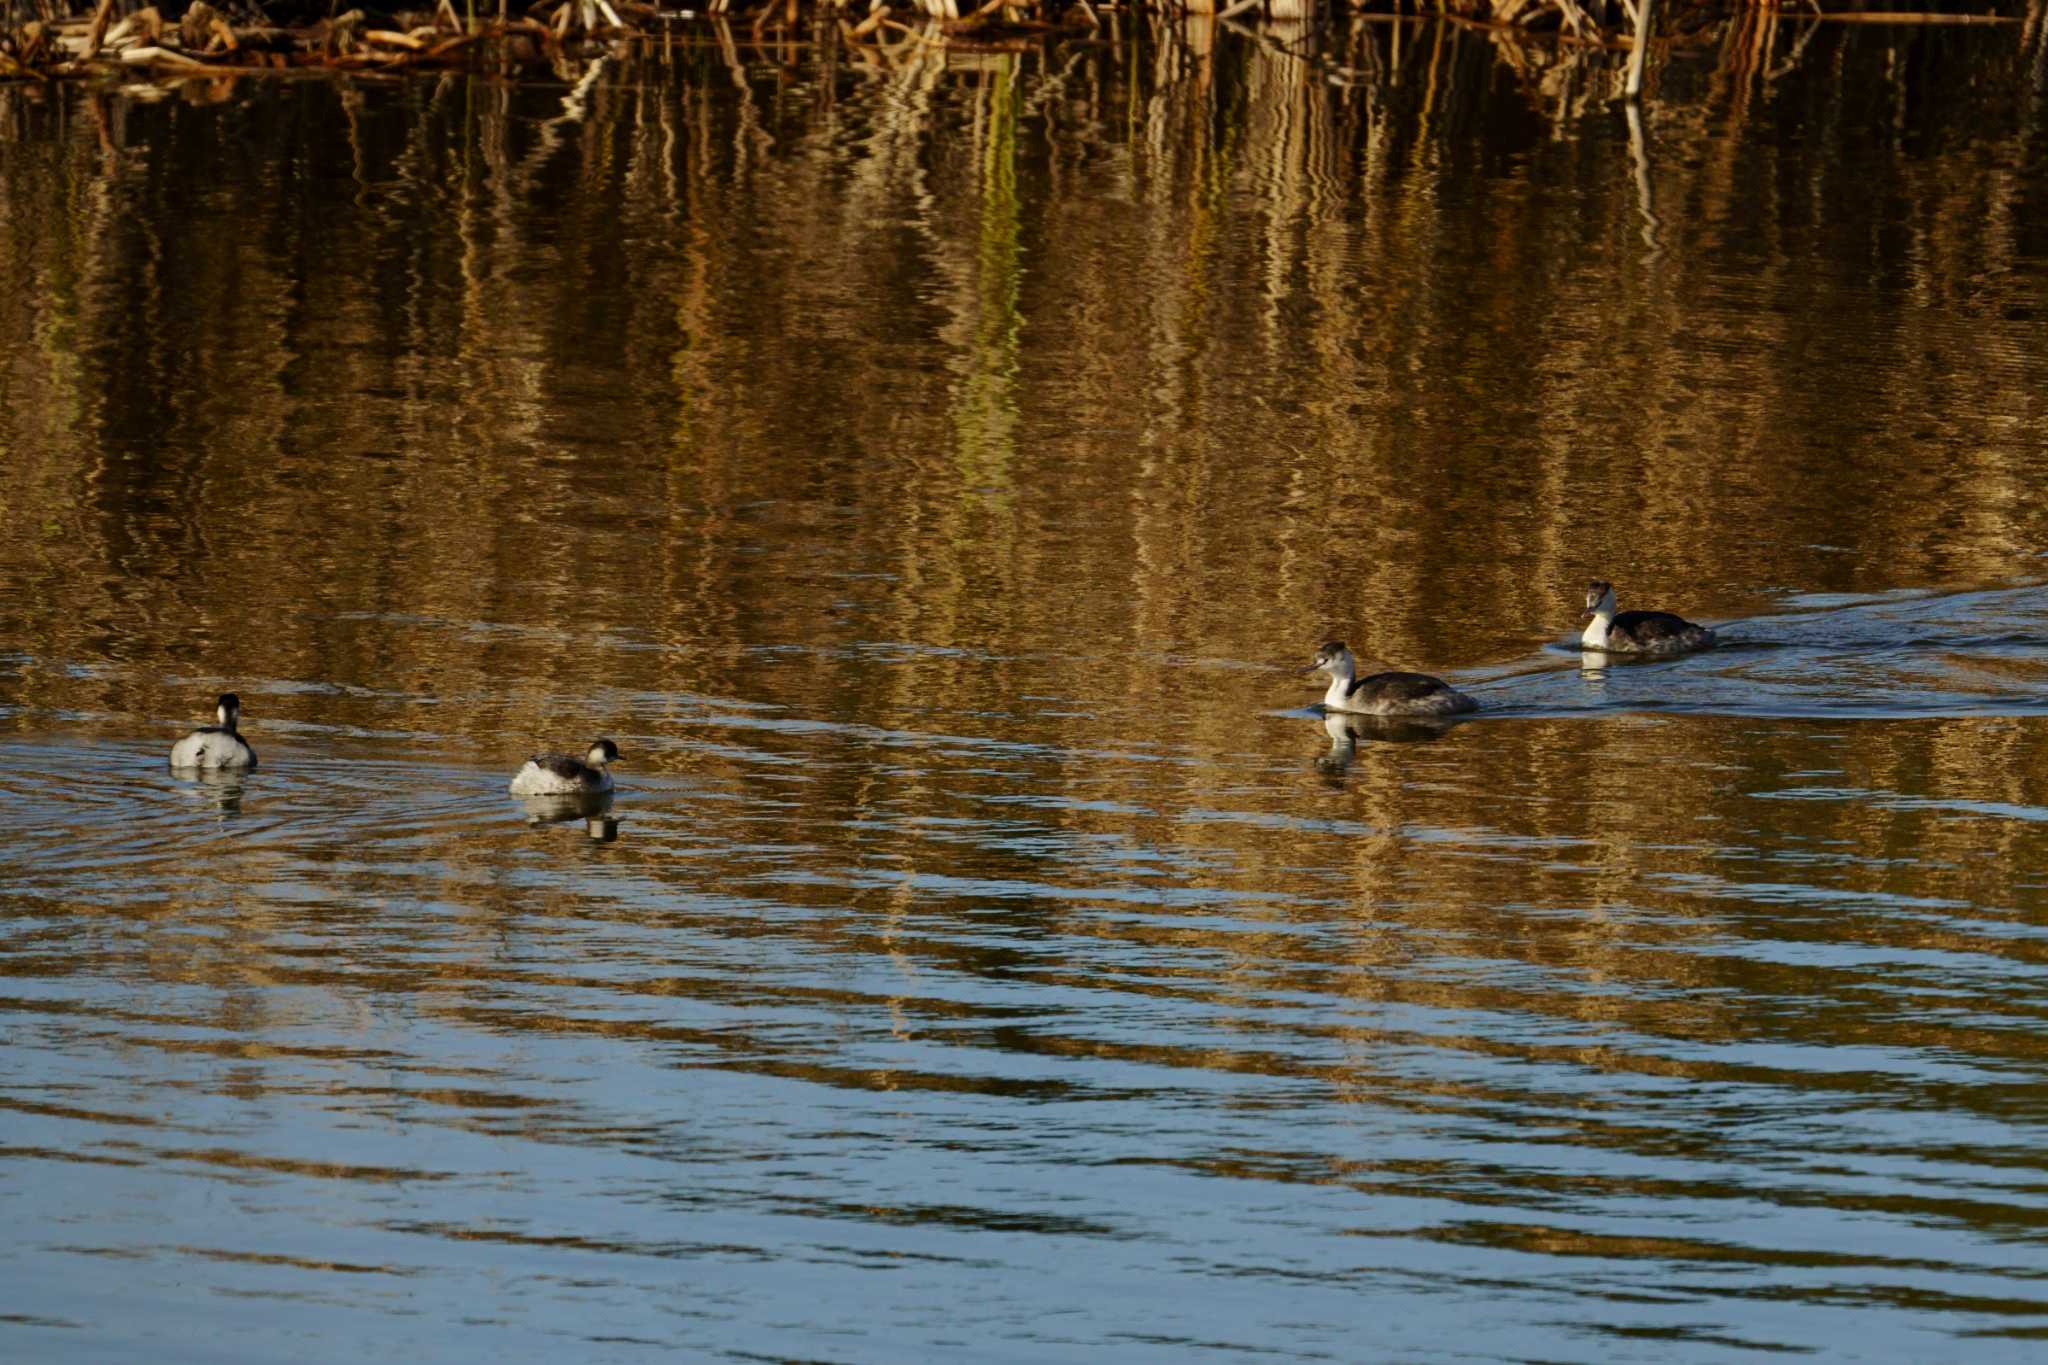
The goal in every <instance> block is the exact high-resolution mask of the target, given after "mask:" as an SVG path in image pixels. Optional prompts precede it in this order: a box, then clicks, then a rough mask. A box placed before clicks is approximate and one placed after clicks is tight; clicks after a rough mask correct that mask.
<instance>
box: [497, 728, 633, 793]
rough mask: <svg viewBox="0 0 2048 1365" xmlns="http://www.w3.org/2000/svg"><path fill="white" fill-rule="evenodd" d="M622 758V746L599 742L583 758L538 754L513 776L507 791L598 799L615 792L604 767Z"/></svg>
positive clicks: (608, 770)
mask: <svg viewBox="0 0 2048 1365" xmlns="http://www.w3.org/2000/svg"><path fill="white" fill-rule="evenodd" d="M618 756H619V746H618V745H616V744H614V743H612V742H611V741H610V740H608V739H600V740H598V741H597V742H595V743H594V744H592V745H591V746H590V752H589V753H587V754H585V755H583V757H582V758H580V759H578V758H571V757H569V755H567V754H535V755H534V756H533V757H532V758H529V759H527V760H526V766H525V767H523V768H521V769H520V770H519V771H518V772H517V773H516V774H514V775H513V778H512V785H511V787H510V788H509V789H508V790H510V791H511V793H512V794H513V795H514V796H595V795H596V794H597V793H599V792H608V791H610V790H611V789H612V775H611V770H610V769H609V768H607V767H606V766H605V765H606V764H607V763H610V762H611V761H612V760H613V759H615V758H617V757H618Z"/></svg>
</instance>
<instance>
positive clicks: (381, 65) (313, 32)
mask: <svg viewBox="0 0 2048 1365" xmlns="http://www.w3.org/2000/svg"><path fill="white" fill-rule="evenodd" d="M130 2H131V3H132V0H130ZM289 2H290V0H286V3H289ZM17 3H18V0H10V2H9V9H10V11H11V13H10V16H9V20H8V22H7V23H6V25H5V27H4V28H0V79H10V78H11V79H17V80H52V79H60V78H67V77H69V78H81V77H83V78H91V77H96V76H104V75H107V74H109V73H114V72H122V71H126V72H130V73H135V74H140V75H147V76H148V77H150V78H152V79H159V80H161V79H171V80H176V79H178V78H180V77H201V76H205V75H208V74H227V73H230V72H258V71H286V70H294V69H307V68H311V69H325V70H332V71H357V72H380V71H381V72H398V71H404V70H408V69H465V70H475V71H483V72H496V73H498V74H500V75H504V76H514V75H518V74H520V73H523V72H528V71H535V72H538V71H541V70H545V71H548V72H550V73H552V74H554V75H556V76H566V75H568V74H570V72H569V69H568V68H569V66H570V65H571V64H572V63H573V62H574V61H575V60H576V59H577V58H580V57H583V56H586V55H591V54H592V53H593V52H594V51H597V50H601V49H602V48H603V47H604V46H608V45H611V44H616V43H638V42H647V41H663V40H666V39H668V38H671V37H673V36H674V35H676V34H677V32H678V26H679V23H680V22H682V21H687V20H689V19H692V18H696V17H699V15H700V14H702V15H708V16H725V17H727V18H728V19H731V20H734V21H738V22H745V23H748V24H750V25H751V27H752V29H753V32H754V34H755V36H756V37H760V36H762V35H763V34H764V33H765V32H777V33H780V34H782V35H784V36H787V35H788V33H789V32H790V31H791V30H795V29H797V28H798V27H799V26H800V25H802V24H806V23H816V24H818V25H819V32H820V34H821V36H825V37H827V38H830V37H833V36H836V38H837V39H838V40H839V41H842V42H846V43H850V44H871V43H875V42H881V41H885V40H886V39H887V38H888V37H890V36H893V35H896V34H904V35H908V36H909V39H910V40H913V41H917V42H921V43H932V44H938V45H942V46H957V47H975V46H990V45H1002V44H1005V43H1015V42H1020V41H1029V40H1032V39H1036V38H1042V37H1045V36H1048V35H1057V34H1062V33H1066V34H1074V35H1085V34H1090V33H1093V32H1096V31H1099V30H1101V29H1103V28H1104V27H1105V26H1108V27H1112V28H1113V27H1114V26H1115V25H1116V24H1117V20H1118V14H1119V11H1123V10H1126V9H1130V8H1136V9H1140V10H1166V11H1171V12H1175V13H1186V14H1213V15H1214V16H1215V18H1216V19H1217V21H1219V22H1228V23H1232V24H1233V25H1238V24H1245V23H1260V22H1262V21H1264V22H1268V23H1270V24H1271V25H1272V26H1273V27H1274V28H1275V29H1291V30H1293V31H1294V34H1295V35H1298V34H1299V31H1300V30H1301V29H1302V28H1303V27H1304V26H1316V25H1318V24H1319V23H1320V22H1321V21H1323V20H1325V19H1327V18H1328V15H1329V10H1328V7H1327V0H1326V3H1325V5H1323V6H1319V5H1318V3H1317V0H1162V2H1161V3H1147V2H1146V0H1140V3H1138V4H1137V5H1135V6H1132V5H1129V4H1127V3H1118V0H987V3H985V4H981V5H980V6H979V7H978V8H977V7H975V5H974V0H967V6H966V8H964V9H963V7H962V5H961V3H960V0H813V4H812V7H811V9H810V13H809V16H808V18H807V17H806V15H805V12H804V10H803V9H802V8H801V7H800V2H799V0H766V3H765V4H762V5H760V6H759V7H758V8H754V9H752V10H751V12H750V13H743V14H733V13H731V9H732V0H706V3H705V4H704V5H703V7H702V9H701V11H699V10H696V9H690V8H669V9H662V8H660V7H659V6H657V5H654V4H649V3H644V0H528V3H526V4H525V6H524V8H523V9H521V10H520V11H519V12H517V13H514V12H513V11H512V9H511V5H510V0H482V6H481V9H482V11H483V12H482V13H479V9H480V6H479V4H478V0H462V8H461V9H460V10H459V11H458V9H457V8H456V4H455V0H438V3H437V5H436V7H435V8H434V9H433V10H431V11H427V12H418V11H415V12H398V13H383V14H380V13H373V12H368V11H365V10H362V9H350V10H348V11H347V12H345V13H342V14H339V15H331V16H330V15H326V14H318V13H317V6H316V7H315V11H314V12H313V14H311V15H310V16H309V17H307V18H306V20H305V21H304V22H284V21H274V20H273V19H272V18H271V17H270V16H269V14H268V13H266V12H265V11H264V10H262V9H260V8H258V7H257V6H256V5H255V4H253V3H247V2H246V0H245V3H243V4H242V5H241V6H239V7H236V6H230V9H231V10H232V13H229V12H224V11H223V10H221V9H216V8H215V7H214V6H213V5H212V4H210V3H208V0H191V3H189V4H186V5H184V7H183V8H182V9H180V8H179V7H178V0H173V3H171V4H167V5H165V6H164V7H162V8H159V7H156V6H145V7H142V8H134V9H131V8H130V7H129V4H128V3H122V0H98V4H97V7H96V8H94V9H93V10H92V12H91V13H89V14H86V13H78V14H66V13H64V6H63V3H62V0H33V3H34V8H35V9H36V11H37V12H38V16H39V17H36V18H33V19H29V20H27V21H25V22H20V21H17V20H16V18H15V14H18V10H17V9H16V5H17ZM740 3H741V5H742V6H745V4H746V0H740ZM1336 3H1337V4H1339V5H1346V4H1348V7H1349V8H1351V9H1354V10H1360V11H1374V10H1385V11H1389V12H1390V14H1399V13H1400V12H1401V11H1403V10H1407V11H1409V12H1411V13H1418V12H1425V11H1426V12H1433V13H1435V14H1437V15H1440V16H1443V17H1446V18H1450V19H1455V20H1459V21H1462V22H1467V23H1472V24H1477V25H1481V26H1483V27H1487V28H1492V29H1498V30H1507V31H1523V32H1531V31H1534V32H1542V31H1550V32H1554V33H1555V34H1556V35H1557V36H1558V38H1559V39H1560V40H1561V41H1566V42H1573V43H1582V44H1589V45H1595V46H1607V47H1613V48H1616V49H1629V50H1630V63H1629V65H1630V70H1629V73H1628V93H1629V95H1630V96H1634V95H1636V94H1637V93H1638V92H1639V91H1640V89H1641V85H1642V79H1643V74H1642V73H1643V58H1644V55H1645V53H1646V52H1647V49H1648V47H1649V44H1646V43H1637V42H1635V41H1634V36H1635V35H1636V34H1637V33H1639V32H1642V31H1644V30H1645V29H1648V30H1650V31H1652V32H1654V31H1655V30H1654V16H1653V15H1652V13H1651V7H1652V0H1336ZM1667 7H1670V5H1669V0H1667ZM1711 7H1713V8H1720V7H1722V6H1720V5H1719V4H1716V5H1713V6H1711ZM1739 7H1740V8H1741V9H1742V10H1743V11H1744V12H1745V13H1756V14H1766V15H1768V14H1777V13H1783V14H1784V15H1786V16H1788V17H1789V16H1792V15H1797V16H1799V17H1801V18H1802V19H1805V20H1813V19H1820V18H1825V19H1837V20H1861V21H1866V22H1867V21H1871V20H1882V21H1887V22H1901V23H1929V22H1932V23H2011V22H2018V21H2019V20H2018V17H2017V16H2014V17H2012V18H2005V17H2000V16H1996V15H1984V14H1941V13H1905V14H1902V13H1885V14H1881V15H1880V14H1873V13H1870V12H1868V11H1855V10H1850V11H1838V12H1835V13H1832V14H1826V13H1823V12H1822V10H1821V6H1820V3H1819V0H1764V2H1763V3H1757V0H1746V3H1742V4H1740V6H1739ZM1685 8H1686V9H1687V10H1688V11H1696V10H1699V9H1700V8H1701V5H1700V4H1699V2H1698V0H1687V4H1686V6H1685ZM2032 8H2033V9H2034V10H2038V9H2039V8H2040V5H2039V4H2038V3H2036V4H2035V5H2034V6H2032ZM272 9H274V10H279V11H282V9H283V5H278V4H274V5H273V6H272ZM492 11H495V12H492ZM174 15H175V17H173V16H174Z"/></svg>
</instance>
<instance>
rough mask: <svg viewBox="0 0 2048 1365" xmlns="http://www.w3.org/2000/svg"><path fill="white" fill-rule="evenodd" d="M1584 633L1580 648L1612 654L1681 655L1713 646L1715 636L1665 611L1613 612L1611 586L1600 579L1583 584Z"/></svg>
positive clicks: (1701, 627)
mask: <svg viewBox="0 0 2048 1365" xmlns="http://www.w3.org/2000/svg"><path fill="white" fill-rule="evenodd" d="M1584 619H1585V621H1586V622H1587V625H1586V630H1585V633H1584V634H1582V635H1580V636H1579V648H1581V649H1602V650H1606V651H1607V652H1609V653H1611V654H1684V653H1687V652H1688V651H1690V650H1695V649H1708V648H1711V647H1712V646H1713V643H1714V632H1713V631H1711V630H1709V629H1707V628H1706V627H1705V626H1696V625H1694V624H1693V623H1692V622H1690V621H1688V620H1686V619H1685V618H1684V617H1683V616H1673V615H1672V614H1671V613H1670V612H1668V611H1624V612H1622V613H1620V614H1619V615H1617V614H1616V613H1615V610H1614V585H1613V584H1612V583H1609V582H1608V581H1607V580H1605V579H1603V578H1595V579H1592V580H1591V581H1589V582H1588V583H1587V584H1586V615H1585V618H1584Z"/></svg>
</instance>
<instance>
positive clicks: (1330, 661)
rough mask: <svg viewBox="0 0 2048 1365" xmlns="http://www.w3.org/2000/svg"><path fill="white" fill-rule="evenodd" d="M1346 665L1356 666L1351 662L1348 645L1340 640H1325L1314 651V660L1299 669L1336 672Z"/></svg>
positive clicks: (1306, 671) (1304, 671) (1314, 671)
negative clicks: (1321, 645)
mask: <svg viewBox="0 0 2048 1365" xmlns="http://www.w3.org/2000/svg"><path fill="white" fill-rule="evenodd" d="M1347 667H1353V668H1355V667H1356V664H1354V663H1353V662H1352V658H1351V649H1350V647H1349V646H1348V645H1346V644H1345V643H1344V642H1343V641H1342V640H1325V641H1324V642H1323V647H1322V648H1321V649H1319V650H1317V651H1316V661H1315V662H1314V663H1312V664H1310V665H1309V666H1308V667H1307V668H1304V669H1302V670H1301V671H1302V672H1303V673H1330V674H1336V673H1340V672H1342V671H1343V670H1344V669H1345V668H1347Z"/></svg>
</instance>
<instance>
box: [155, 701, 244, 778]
mask: <svg viewBox="0 0 2048 1365" xmlns="http://www.w3.org/2000/svg"><path fill="white" fill-rule="evenodd" d="M213 713H214V715H215V716H216V717H217V718H218V719H219V721H220V723H219V724H218V725H203V726H201V727H200V728H199V729H197V730H194V731H193V732H192V733H191V734H189V735H187V736H185V737H184V738H183V739H181V740H179V741H178V742H177V743H176V744H173V745H172V746H171V766H172V767H173V768H253V767H255V766H256V751H255V750H254V749H252V748H250V747H249V741H248V740H246V739H243V738H242V737H241V735H239V734H238V733H236V731H235V722H236V721H237V720H238V719H239V718H240V717H241V714H242V699H241V698H240V697H238V696H236V695H235V694H234V693H232V692H223V693H221V694H220V699H219V700H218V701H216V702H215V703H214V709H213Z"/></svg>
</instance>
